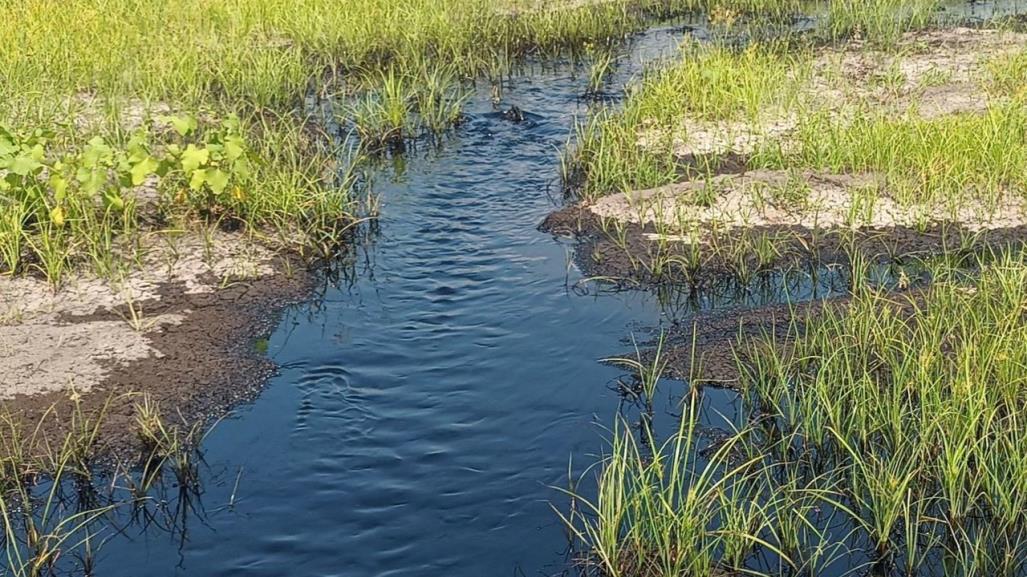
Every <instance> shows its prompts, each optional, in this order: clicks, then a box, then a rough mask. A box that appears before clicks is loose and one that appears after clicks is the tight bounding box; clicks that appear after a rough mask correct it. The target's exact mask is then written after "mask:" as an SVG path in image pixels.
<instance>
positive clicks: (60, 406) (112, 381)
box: [0, 233, 310, 455]
mask: <svg viewBox="0 0 1027 577" xmlns="http://www.w3.org/2000/svg"><path fill="white" fill-rule="evenodd" d="M309 288H310V277H309V275H308V273H307V272H306V269H305V268H304V267H303V266H301V265H300V264H299V263H298V261H296V259H294V258H293V257H291V256H290V255H283V254H278V253H275V252H273V251H270V250H268V249H267V248H265V247H264V246H262V245H260V244H258V243H256V242H252V241H249V240H246V239H244V238H242V237H241V235H234V234H227V233H216V234H215V236H214V237H211V238H206V239H203V238H200V237H198V236H195V235H187V236H183V237H180V238H177V239H171V238H168V237H163V236H162V238H161V241H160V242H159V243H157V242H156V241H155V242H154V244H153V245H152V246H150V247H149V249H148V250H146V251H145V255H144V256H142V261H141V263H140V265H139V266H136V267H134V268H132V269H131V271H129V272H127V273H126V275H125V276H124V277H122V278H120V279H119V280H117V281H112V280H109V279H99V278H95V277H91V276H89V275H85V274H80V275H77V276H75V277H73V278H72V279H70V280H69V281H68V282H67V283H66V285H65V286H64V287H62V288H61V289H60V290H58V291H57V292H56V293H54V292H53V291H52V290H51V288H50V287H49V286H48V285H47V284H46V283H45V282H44V281H42V280H39V279H34V278H28V277H18V278H4V279H0V295H2V300H0V404H2V406H3V410H5V411H7V412H9V413H10V414H11V415H12V416H14V418H15V420H16V422H19V423H22V424H23V425H24V426H26V427H28V429H26V430H31V428H32V427H35V426H36V424H37V423H41V431H42V433H43V435H45V436H46V437H48V438H50V439H55V438H59V436H60V435H63V434H64V433H65V432H66V430H67V427H68V426H69V424H70V423H71V422H72V419H71V418H70V415H71V412H72V411H81V413H82V415H83V416H85V417H87V418H100V420H101V422H102V425H101V435H100V438H101V443H102V445H103V447H99V448H98V449H99V450H100V451H101V452H113V453H117V454H119V455H125V454H127V453H129V452H131V450H132V449H133V448H134V447H135V441H136V430H137V429H136V422H135V419H136V415H137V405H138V404H140V403H142V402H143V400H144V399H149V401H150V402H152V403H156V404H158V405H159V406H160V408H161V410H162V412H163V413H164V415H165V417H166V418H167V419H168V420H169V422H171V423H175V422H185V423H193V422H196V421H198V420H205V419H209V418H211V417H215V416H218V415H221V414H223V413H224V412H225V411H226V410H227V409H228V408H230V407H231V406H233V405H235V404H237V403H239V402H242V401H246V400H249V399H252V398H253V397H254V395H255V394H256V393H257V392H258V391H259V388H260V386H261V385H262V383H263V381H264V380H265V379H266V378H267V377H268V376H270V375H271V374H272V373H273V371H274V366H273V364H272V363H271V362H270V361H269V360H268V359H267V358H266V357H264V356H263V355H262V354H261V353H260V352H259V351H258V339H260V338H262V337H264V336H266V335H267V334H269V332H270V330H271V328H272V326H273V322H274V320H275V318H276V316H277V315H278V314H279V313H280V312H281V311H282V309H283V308H284V307H285V306H286V305H287V304H288V303H290V302H295V301H296V300H298V299H300V298H302V297H304V296H306V295H307V294H308V292H309ZM101 414H102V417H100V415H101Z"/></svg>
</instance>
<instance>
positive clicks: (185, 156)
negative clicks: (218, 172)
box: [182, 144, 210, 174]
mask: <svg viewBox="0 0 1027 577" xmlns="http://www.w3.org/2000/svg"><path fill="white" fill-rule="evenodd" d="M209 160H210V151H208V150H207V149H206V148H196V145H195V144H190V145H189V146H187V147H186V149H185V150H184V151H182V170H183V171H185V173H186V174H190V173H192V172H193V171H195V170H196V169H198V168H200V167H201V166H203V165H205V164H207V161H209Z"/></svg>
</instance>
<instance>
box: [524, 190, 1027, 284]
mask: <svg viewBox="0 0 1027 577" xmlns="http://www.w3.org/2000/svg"><path fill="white" fill-rule="evenodd" d="M540 229H541V230H542V231H545V232H549V233H551V234H554V235H558V236H573V237H575V238H576V239H577V240H578V241H579V246H578V247H577V249H576V250H575V256H574V258H575V261H576V264H577V265H578V267H579V268H580V269H581V270H582V271H583V272H584V273H585V274H586V275H588V276H591V277H599V278H602V279H603V280H605V281H608V282H613V283H615V284H618V285H621V286H625V287H639V286H658V285H664V284H686V285H689V286H692V287H694V288H696V289H701V288H703V287H707V286H711V285H714V284H716V283H718V282H722V281H724V280H725V279H726V278H727V279H740V280H743V281H744V280H751V279H753V278H755V276H756V275H758V274H760V273H765V272H769V271H772V270H775V269H778V270H781V269H784V270H793V269H802V270H810V269H815V268H818V267H823V266H831V265H838V266H849V265H851V264H852V263H853V262H854V259H856V258H858V259H859V260H862V262H863V263H866V264H888V263H900V264H901V263H908V262H912V261H915V260H916V259H925V258H929V257H931V256H936V255H940V254H943V253H944V254H946V255H948V256H956V257H967V258H968V257H970V256H972V255H974V254H977V253H979V252H980V251H983V250H986V249H988V248H990V247H993V248H1006V247H1009V246H1016V247H1019V246H1022V245H1023V244H1024V241H1025V240H1027V225H1025V224H1019V223H1018V224H1015V225H1012V226H1003V227H998V228H979V227H976V226H971V225H968V224H966V223H956V222H932V223H929V224H927V225H924V226H922V227H920V226H903V225H894V226H871V227H859V228H849V227H844V226H839V227H827V228H818V227H808V226H803V225H798V224H796V225H786V224H766V225H755V226H749V227H736V228H725V229H723V230H719V231H717V232H714V233H709V234H706V235H705V236H704V237H703V238H701V239H684V238H670V239H668V237H667V235H666V231H665V230H659V229H658V228H657V226H656V225H654V224H653V223H651V222H645V223H638V222H630V221H618V222H617V224H616V225H613V224H611V223H610V222H609V221H605V222H604V220H603V219H602V218H601V217H600V216H599V215H597V214H596V213H595V212H593V211H592V210H591V208H590V207H589V206H588V205H585V204H574V205H571V206H568V207H567V208H564V209H562V210H559V211H557V212H554V213H552V214H551V215H549V216H548V217H547V218H546V219H545V220H544V221H543V223H542V224H541V225H540ZM707 232H709V231H707Z"/></svg>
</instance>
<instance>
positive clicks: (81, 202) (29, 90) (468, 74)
mask: <svg viewBox="0 0 1027 577" xmlns="http://www.w3.org/2000/svg"><path fill="white" fill-rule="evenodd" d="M0 6H2V7H3V8H4V10H5V13H6V14H7V15H8V16H10V17H9V18H8V19H7V20H6V21H5V23H2V24H0V46H2V47H0V75H2V76H3V77H4V83H3V86H2V87H0V126H3V127H5V128H4V129H3V134H4V135H5V138H6V140H7V141H8V144H9V145H10V146H11V147H15V148H16V150H13V151H11V150H9V151H7V152H8V153H10V154H9V156H10V157H11V158H10V159H9V160H10V162H7V163H2V162H0V169H6V170H7V173H6V176H5V179H4V181H5V183H6V185H7V186H5V188H4V191H3V192H2V195H3V199H4V202H2V203H0V211H2V213H0V221H2V223H3V224H2V225H0V254H3V259H2V260H0V273H6V274H20V273H25V272H32V273H38V274H40V275H41V276H44V277H46V278H47V279H48V280H49V281H50V283H51V284H52V285H54V286H55V287H56V286H59V285H60V284H61V282H62V280H63V278H64V277H65V276H66V274H67V273H68V272H69V271H72V270H78V269H80V268H82V266H83V265H85V264H90V265H92V267H93V268H94V270H95V272H97V273H98V274H102V275H113V274H115V273H116V271H115V270H114V269H116V268H118V267H117V266H116V263H123V262H125V261H126V260H128V261H131V260H138V259H132V258H131V257H130V256H129V257H127V256H126V255H125V250H124V247H123V246H121V245H126V244H128V245H131V244H134V241H133V240H132V239H133V235H135V234H136V233H137V232H139V229H141V228H149V229H154V228H156V229H157V230H160V228H161V226H162V224H161V223H160V221H161V220H171V221H174V224H175V228H179V229H190V228H192V227H193V224H191V223H195V222H197V221H199V222H200V226H205V225H206V224H208V223H211V222H220V223H228V224H231V225H233V226H235V227H238V225H242V226H243V227H244V228H245V229H246V230H248V231H249V232H251V233H253V234H256V235H257V236H260V237H262V238H263V239H264V240H266V241H283V242H282V246H283V247H284V248H287V249H290V250H296V249H300V250H312V251H313V253H314V255H315V256H319V257H321V256H326V255H330V254H331V253H332V252H333V251H334V250H335V249H336V248H337V247H338V245H339V244H340V243H341V242H342V241H343V240H344V238H345V235H346V234H347V233H348V232H349V230H350V229H351V228H352V226H353V223H354V222H355V218H354V217H353V216H352V214H351V213H352V212H354V209H355V207H354V206H353V204H352V203H353V201H354V196H355V195H354V194H351V190H350V189H351V188H352V186H353V182H354V181H353V180H352V179H351V178H349V176H350V175H351V174H352V173H350V172H349V168H348V166H343V165H342V164H343V163H345V164H347V165H348V164H350V161H351V160H353V161H356V162H355V163H359V157H354V158H342V157H341V156H340V154H339V151H338V150H337V148H338V147H337V145H335V144H333V143H332V139H331V138H329V137H328V136H327V135H324V134H319V131H318V129H317V128H316V126H317V124H318V123H319V122H320V121H319V120H318V119H317V118H307V117H306V116H305V115H304V113H302V112H301V110H302V107H303V105H304V98H305V97H306V96H307V95H308V94H312V93H317V94H328V93H336V92H338V91H342V92H344V93H345V94H346V96H345V97H344V98H339V99H338V101H343V100H347V101H350V102H352V103H353V104H352V105H347V106H343V107H340V108H339V111H338V112H339V114H340V116H341V117H342V121H343V124H352V125H354V126H355V127H356V129H357V132H358V133H359V135H360V136H361V137H362V141H363V142H364V144H365V145H366V148H367V149H371V150H374V149H377V148H381V147H383V146H384V145H386V144H395V143H402V142H403V141H404V140H406V139H408V138H415V137H418V136H420V135H421V134H424V133H430V134H438V133H441V132H444V131H445V130H447V129H448V128H449V127H451V126H453V125H454V124H456V123H458V122H459V120H460V118H461V108H462V104H463V102H464V100H465V99H466V95H467V88H468V82H469V81H470V80H473V79H474V78H477V77H478V76H480V75H483V74H488V75H493V76H497V75H501V74H503V73H505V72H506V68H507V67H508V66H509V65H510V64H511V63H512V62H514V61H516V60H517V59H518V58H522V57H524V56H527V55H529V54H541V55H546V54H555V53H557V52H559V51H563V50H566V49H572V48H575V47H580V46H582V45H583V44H584V43H586V42H596V43H602V44H608V43H610V42H613V41H616V40H617V39H621V38H623V37H624V36H625V35H626V34H629V33H630V32H631V31H634V30H638V29H639V28H641V27H642V26H644V24H645V23H646V22H648V21H650V19H651V18H653V17H659V16H662V15H668V14H670V13H673V12H676V11H681V10H684V9H687V8H688V7H689V6H688V3H687V2H681V1H678V0H675V1H674V2H670V3H667V2H657V1H655V0H630V1H629V0H613V1H610V2H603V3H600V4H597V5H592V6H586V7H570V6H562V5H561V6H553V5H528V4H526V3H524V2H516V1H514V0H510V1H509V2H506V1H504V2H493V1H489V0H444V1H441V2H435V1H431V2H429V1H427V0H418V1H416V2H397V1H395V0H361V1H359V2H355V3H353V5H352V6H347V9H345V10H340V9H339V8H338V6H337V4H335V3H332V2H327V1H325V0H303V1H301V2H284V1H282V0H257V1H255V2H251V1H249V0H246V1H242V0H231V1H229V2H216V3H211V2H206V1H204V0H174V1H172V2H152V1H149V0H114V1H112V2H106V3H104V5H103V6H102V7H99V6H97V5H96V3H95V2H88V1H79V0H75V1H73V2H61V3H59V5H58V4H57V3H55V2H53V1H50V0H32V1H30V2H7V1H5V2H3V3H2V4H0ZM101 37H102V38H104V39H105V41H104V42H103V43H97V42H96V41H95V39H96V38H101ZM101 44H102V45H101ZM168 116H170V117H172V118H174V119H178V121H179V122H178V124H175V123H174V122H172V125H173V128H174V130H171V129H169V128H168V127H167V126H166V123H165V122H162V119H163V118H164V117H168ZM185 119H192V120H189V121H186V120H185ZM235 119H238V120H235ZM225 123H232V126H231V128H225ZM176 133H177V134H176ZM226 138H228V139H230V141H226V140H225V139H226ZM189 146H192V147H193V148H189ZM240 148H243V149H245V151H246V152H245V160H246V165H247V166H246V169H245V170H243V169H241V168H240V167H239V166H238V164H239V159H238V157H237V156H235V154H236V153H235V152H231V151H233V150H234V151H238V150H239V149H240ZM226 154H232V155H233V157H232V158H227V157H226ZM183 155H185V156H186V157H188V159H186V158H184V157H183ZM69 159H70V160H74V162H69ZM166 159H170V161H172V163H173V162H174V161H178V162H180V163H181V162H184V163H185V164H182V165H181V166H179V167H177V169H175V170H166V169H165V167H164V164H165V160H166ZM0 161H2V159H0ZM14 162H17V163H18V164H17V165H16V166H15V165H14V164H13V163H14ZM85 165H88V166H85ZM157 166H161V168H160V169H157V168H156V167H157ZM12 167H13V168H14V170H12ZM65 168H68V169H69V170H71V172H72V173H74V174H75V176H76V178H69V177H67V176H63V177H62V178H61V179H60V180H56V181H55V180H54V179H53V178H51V174H52V173H54V172H57V173H61V172H65V170H64V169H65ZM76 170H78V172H76ZM82 171H86V172H82ZM87 173H88V174H87ZM154 173H159V174H157V175H156V176H154V178H155V179H156V181H153V180H151V179H150V177H151V176H153V175H154ZM126 182H128V183H129V184H130V185H127V184H126ZM79 185H81V186H79ZM140 186H142V187H144V188H145V187H151V188H152V187H156V188H157V191H156V194H157V196H158V202H157V203H156V208H155V207H154V205H153V203H143V202H139V198H138V194H137V193H138V192H139V190H137V189H138V188H139V187H140ZM83 189H86V192H87V193H86V194H79V193H80V192H81V191H82V190H83ZM95 199H102V202H101V203H96V202H93V201H94V200H95ZM141 212H142V213H145V214H142V213H141ZM154 213H156V214H154ZM154 216H156V217H157V218H154ZM155 220H156V221H158V224H157V225H156V227H155V226H154V225H153V221H155ZM144 222H145V225H144ZM19 229H20V230H19ZM135 244H137V243H135Z"/></svg>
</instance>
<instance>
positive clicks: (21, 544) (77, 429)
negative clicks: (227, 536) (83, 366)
mask: <svg viewBox="0 0 1027 577" xmlns="http://www.w3.org/2000/svg"><path fill="white" fill-rule="evenodd" d="M109 406H110V405H109V403H108V404H107V405H105V406H103V407H100V408H99V409H98V410H97V411H95V413H93V412H88V411H87V410H86V409H84V408H83V407H82V406H81V405H80V404H79V403H78V402H75V403H74V404H73V407H72V408H71V409H70V411H71V412H70V415H69V417H68V420H69V421H70V422H67V423H65V425H66V427H65V429H66V430H64V432H61V433H56V434H55V432H54V431H51V430H48V429H46V428H44V427H42V426H41V424H40V425H36V426H33V425H31V424H28V423H25V422H24V421H22V420H19V419H18V418H16V417H14V416H12V415H11V414H10V413H6V412H5V413H4V416H3V418H2V426H3V429H4V430H3V435H2V439H3V442H2V444H0V550H2V554H3V557H4V560H3V567H4V570H3V572H4V574H5V575H12V576H14V577H42V576H46V575H57V574H83V575H90V574H92V568H93V567H94V564H95V561H96V559H97V555H98V554H99V553H100V551H101V549H102V546H103V544H104V543H105V542H106V540H107V539H108V538H109V537H110V534H111V533H113V532H115V531H122V530H125V529H126V528H127V527H128V526H129V524H131V523H136V522H138V523H142V524H143V526H144V527H153V526H157V527H167V528H168V529H169V530H174V527H175V526H176V525H175V522H176V521H177V522H179V523H182V522H184V519H182V518H181V515H182V514H183V512H184V510H183V509H182V508H183V507H185V506H187V505H185V504H184V503H185V502H188V501H189V500H191V499H194V498H195V497H196V496H197V495H198V494H199V491H200V487H199V483H200V479H199V467H198V463H199V459H200V455H199V453H198V450H199V449H198V444H199V441H200V439H201V438H202V436H203V429H202V428H200V427H193V428H190V429H184V428H183V427H181V426H179V425H176V424H174V423H173V422H172V421H171V420H169V419H168V418H167V417H166V416H165V415H164V414H163V412H162V411H161V410H160V407H158V406H157V405H156V404H154V403H152V402H151V401H150V400H149V399H148V398H144V399H142V400H141V401H140V402H139V403H138V404H137V406H136V412H137V427H138V432H139V436H140V440H141V442H142V444H143V447H142V448H143V454H144V457H143V459H142V463H141V464H140V465H139V466H138V467H136V466H132V465H131V463H128V464H124V463H120V462H118V463H113V464H111V463H108V464H105V465H100V464H98V460H99V458H100V457H104V456H105V454H104V453H103V447H104V441H103V439H101V436H100V433H101V429H102V428H103V425H104V422H105V420H106V419H107V416H108V407H109ZM56 410H57V409H56V407H51V409H50V410H49V411H48V412H47V417H52V416H53V414H55V411H56ZM47 417H44V419H45V418H47ZM40 423H42V420H41V421H40ZM106 456H107V457H109V455H106ZM170 486H174V487H175V491H173V492H172V491H169V490H168V487H170ZM172 493H177V495H172Z"/></svg>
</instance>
